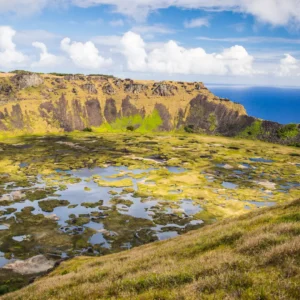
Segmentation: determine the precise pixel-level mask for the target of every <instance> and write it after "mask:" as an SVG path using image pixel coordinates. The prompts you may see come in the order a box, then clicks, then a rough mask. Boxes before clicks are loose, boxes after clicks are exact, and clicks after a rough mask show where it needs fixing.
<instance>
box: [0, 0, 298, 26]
mask: <svg viewBox="0 0 300 300" xmlns="http://www.w3.org/2000/svg"><path fill="white" fill-rule="evenodd" d="M70 4H71V5H75V6H79V7H91V6H98V5H112V6H113V7H114V10H115V12H117V13H121V14H123V15H127V16H131V17H134V18H135V19H145V18H146V17H147V16H148V15H149V13H151V12H153V11H155V10H158V9H164V8H168V7H172V6H173V7H178V8H182V9H205V10H214V11H222V10H230V11H234V12H240V13H246V14H251V15H253V16H254V17H255V18H256V19H258V20H259V21H261V22H266V23H269V24H272V25H282V26H285V25H288V24H294V23H297V24H299V23H300V1H299V0H163V1H162V0H127V1H124V0H9V1H8V0H0V14H1V13H17V14H30V13H37V12H39V11H41V10H42V9H44V8H45V7H47V6H53V5H54V6H57V7H59V8H61V7H63V6H66V5H70Z"/></svg>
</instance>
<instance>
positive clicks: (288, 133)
mask: <svg viewBox="0 0 300 300" xmlns="http://www.w3.org/2000/svg"><path fill="white" fill-rule="evenodd" d="M298 134H299V129H298V125H297V124H288V125H285V126H283V127H281V128H280V129H279V130H278V131H277V135H278V137H279V138H281V139H288V138H294V137H296V136H297V135H298Z"/></svg>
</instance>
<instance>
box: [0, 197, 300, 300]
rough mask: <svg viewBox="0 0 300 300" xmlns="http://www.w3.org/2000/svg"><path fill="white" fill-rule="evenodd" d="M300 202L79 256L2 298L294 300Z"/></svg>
mask: <svg viewBox="0 0 300 300" xmlns="http://www.w3.org/2000/svg"><path fill="white" fill-rule="evenodd" d="M299 211H300V200H297V201H294V202H291V203H288V204H284V205H280V206H278V207H275V208H262V209H259V210H256V211H254V212H251V213H249V214H246V215H243V216H240V217H237V218H235V219H229V220H225V221H222V222H220V223H217V224H214V225H208V226H206V227H204V228H202V229H198V230H195V231H191V232H189V233H187V234H185V235H183V236H180V237H177V238H174V239H172V240H168V241H164V242H156V243H152V244H149V245H145V246H141V247H138V248H135V249H133V250H129V251H125V252H121V253H118V254H113V255H108V256H103V257H98V258H90V257H78V258H75V259H72V260H69V261H66V262H64V263H62V264H61V265H60V266H59V267H58V268H57V269H56V270H55V271H53V272H52V273H50V274H49V275H48V276H46V277H44V278H41V279H39V280H37V281H36V282H35V283H33V284H32V285H30V286H28V287H26V288H25V289H23V290H20V291H17V292H15V293H13V294H9V295H6V296H4V297H3V299H7V300H8V299H247V300H248V299H289V300H290V299H299V298H300V288H299V282H300V256H299V255H300V238H299V234H300V222H299V221H300V214H299Z"/></svg>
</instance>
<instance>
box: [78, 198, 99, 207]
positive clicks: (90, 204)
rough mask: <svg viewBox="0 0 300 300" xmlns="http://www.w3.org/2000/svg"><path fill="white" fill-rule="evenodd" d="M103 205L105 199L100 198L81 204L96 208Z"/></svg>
mask: <svg viewBox="0 0 300 300" xmlns="http://www.w3.org/2000/svg"><path fill="white" fill-rule="evenodd" d="M100 205H103V200H99V201H98V202H83V203H81V206H83V207H86V208H95V207H97V206H100Z"/></svg>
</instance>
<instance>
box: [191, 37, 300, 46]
mask: <svg viewBox="0 0 300 300" xmlns="http://www.w3.org/2000/svg"><path fill="white" fill-rule="evenodd" d="M197 40H201V41H211V42H227V43H253V44H256V43H257V44H258V43H284V44H300V39H289V38H281V37H270V36H245V37H242V38H239V37H225V38H211V37H207V36H199V37H197Z"/></svg>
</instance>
